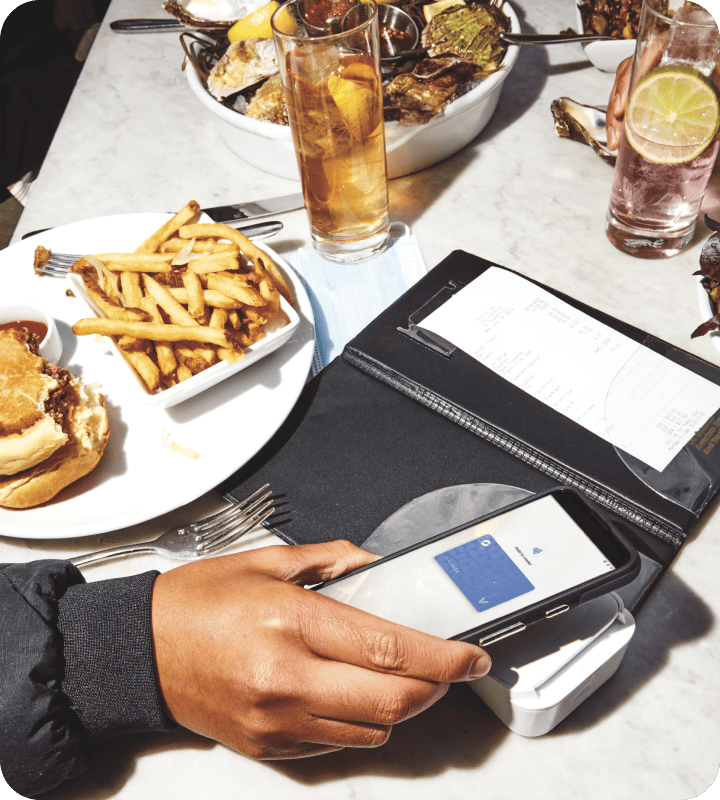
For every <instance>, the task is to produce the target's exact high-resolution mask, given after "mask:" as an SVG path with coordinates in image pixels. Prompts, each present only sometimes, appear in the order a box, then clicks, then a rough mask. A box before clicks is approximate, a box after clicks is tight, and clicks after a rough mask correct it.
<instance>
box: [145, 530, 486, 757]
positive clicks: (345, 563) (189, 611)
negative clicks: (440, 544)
mask: <svg viewBox="0 0 720 800" xmlns="http://www.w3.org/2000/svg"><path fill="white" fill-rule="evenodd" d="M374 560H376V557H375V556H373V555H372V554H370V553H367V552H366V551H363V550H361V549H360V548H357V547H354V546H353V545H351V544H349V543H348V542H331V543H328V544H321V545H303V546H297V547H282V546H279V547H269V548H262V549H260V550H255V551H251V552H247V553H241V554H237V555H231V556H224V557H219V558H214V559H209V560H208V561H205V562H197V563H193V564H188V565H185V566H183V567H179V568H177V569H174V570H170V571H169V572H166V573H164V574H163V575H160V576H159V577H158V578H157V580H156V583H155V591H154V594H153V609H152V622H153V638H154V643H155V653H156V665H157V672H158V678H159V684H160V689H161V691H162V694H163V697H164V700H165V703H166V705H167V709H168V713H169V715H170V716H172V718H174V719H175V720H176V721H177V722H178V723H179V724H181V725H183V726H185V727H187V728H190V729H191V730H194V731H196V732H197V733H200V734H201V735H204V736H208V737H210V738H213V739H216V740H218V741H220V742H223V743H225V744H227V745H228V746H230V747H232V748H233V749H235V750H238V751H240V752H242V753H245V754H246V755H249V756H251V757H254V758H264V759H269V758H297V757H301V756H307V755H317V754H320V753H324V752H329V751H332V750H337V749H339V748H342V747H374V746H378V745H380V744H382V743H383V742H385V741H386V740H387V738H388V736H389V735H390V732H391V730H392V726H393V725H395V724H397V723H398V722H401V721H403V720H404V719H408V718H409V717H412V716H414V715H415V714H417V713H419V712H420V711H422V710H424V709H425V708H427V707H429V706H430V705H432V704H433V703H434V702H436V701H437V700H438V699H439V698H440V697H442V696H443V694H444V693H445V692H446V691H447V686H448V682H450V681H454V680H468V679H470V678H472V677H479V676H480V675H481V674H484V673H485V672H486V671H487V669H488V668H489V659H488V658H487V656H486V655H485V653H484V651H482V650H481V649H480V648H479V647H476V646H474V645H471V644H466V643H462V642H446V641H443V640H442V639H438V638H436V637H434V636H429V635H428V634H425V633H419V632H416V631H412V630H408V629H406V628H402V627H401V626H399V625H396V624H393V623H390V622H387V621H386V620H383V619H379V618H376V617H372V616H371V615H369V614H367V613H364V612H362V611H358V610H357V609H353V608H350V607H348V606H345V605H342V604H341V603H338V602H336V601H335V600H332V599H330V598H328V597H323V596H322V595H320V594H318V593H316V592H312V591H309V590H308V589H306V588H304V585H306V584H315V583H319V582H321V581H323V580H328V579H332V578H335V577H337V576H338V575H339V574H341V573H342V572H344V571H346V570H349V569H357V568H358V567H362V566H364V565H367V564H369V563H371V562H372V561H374Z"/></svg>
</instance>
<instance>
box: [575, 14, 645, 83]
mask: <svg viewBox="0 0 720 800" xmlns="http://www.w3.org/2000/svg"><path fill="white" fill-rule="evenodd" d="M577 20H578V27H579V29H580V32H581V33H585V26H584V25H583V19H582V12H581V11H580V6H577ZM583 50H584V51H585V55H586V56H587V57H588V59H589V60H590V61H591V62H592V64H593V65H594V66H596V67H597V68H598V69H599V70H602V71H603V72H615V71H616V70H617V68H618V67H619V66H620V62H621V61H624V60H625V59H626V58H629V57H630V56H632V55H633V54H634V53H635V39H613V40H612V41H610V40H609V39H605V40H600V41H599V42H585V44H583Z"/></svg>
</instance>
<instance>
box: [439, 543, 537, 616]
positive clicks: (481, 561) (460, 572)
mask: <svg viewBox="0 0 720 800" xmlns="http://www.w3.org/2000/svg"><path fill="white" fill-rule="evenodd" d="M435 560H436V561H437V562H438V564H440V566H441V567H442V568H443V569H444V570H445V572H447V574H448V575H449V576H450V577H451V578H452V580H453V583H454V584H455V585H456V586H457V587H458V589H460V591H461V592H462V593H463V594H464V595H465V597H467V599H468V600H469V601H470V602H471V603H472V604H473V607H474V608H475V609H476V610H477V611H487V610H488V609H489V608H493V607H494V606H498V605H500V603H506V602H507V601H508V600H513V599H514V598H516V597H519V596H520V595H521V594H526V593H527V592H530V591H532V590H533V589H534V588H535V587H534V586H533V585H532V583H530V581H529V580H528V579H527V577H526V576H525V575H524V574H523V573H522V571H521V570H520V568H519V567H518V566H517V565H516V564H515V563H514V562H513V561H512V559H511V558H510V556H509V555H508V554H507V553H506V552H505V551H504V550H503V549H502V547H500V545H499V544H498V543H497V542H496V541H495V539H493V537H492V536H482V537H481V538H480V539H474V540H473V541H472V542H467V544H461V545H460V546H459V547H454V548H453V549H452V550H448V551H447V552H445V553H440V555H439V556H435Z"/></svg>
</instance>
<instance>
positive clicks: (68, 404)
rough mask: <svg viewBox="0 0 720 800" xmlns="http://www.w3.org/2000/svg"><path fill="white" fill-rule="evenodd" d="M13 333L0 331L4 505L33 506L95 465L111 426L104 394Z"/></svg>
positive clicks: (0, 488)
mask: <svg viewBox="0 0 720 800" xmlns="http://www.w3.org/2000/svg"><path fill="white" fill-rule="evenodd" d="M7 333H11V334H12V335H11V337H9V338H10V339H12V341H9V340H8V337H7V336H6V335H5V334H7ZM15 334H17V331H11V332H7V331H0V406H1V407H2V408H3V412H2V414H1V415H0V420H1V421H2V426H3V427H0V506H5V507H7V508H30V507H31V506H36V505H39V504H41V503H45V502H47V501H48V500H50V499H52V498H53V497H55V495H56V494H57V493H58V492H60V491H61V490H62V489H64V488H65V487H66V486H68V485H69V484H71V483H73V482H74V481H76V480H77V479H78V478H81V477H83V476H84V475H87V474H88V473H89V472H91V471H92V470H93V469H94V468H95V466H96V465H97V463H98V461H99V460H100V458H101V456H102V454H103V451H104V450H105V445H106V444H107V440H108V433H109V428H108V417H107V412H106V410H105V402H104V398H103V396H102V394H100V393H99V392H96V391H94V390H93V389H91V388H90V387H88V386H85V385H84V384H82V383H81V382H80V381H79V380H78V379H77V378H75V377H73V376H72V375H71V374H70V373H69V371H68V370H66V369H61V368H59V367H57V366H55V365H52V364H48V363H47V362H46V361H45V359H42V358H40V357H39V356H37V355H35V354H34V353H32V352H31V349H32V343H31V342H28V341H23V338H24V337H23V336H22V335H20V336H17V335H15ZM13 342H14V344H13ZM19 350H24V351H25V353H27V354H28V355H29V356H30V358H26V357H25V356H24V355H22V354H20V355H18V354H17V351H19ZM6 356H8V357H9V360H8V361H7V362H5V360H4V359H5V357H6ZM38 376H40V377H38ZM13 387H14V389H13ZM13 411H14V412H15V413H14V414H13ZM22 424H25V425H26V427H25V428H24V429H22V428H21V425H22ZM18 464H29V466H26V467H24V468H21V469H16V468H15V467H16V466H17V465H18ZM10 470H12V472H11V471H10Z"/></svg>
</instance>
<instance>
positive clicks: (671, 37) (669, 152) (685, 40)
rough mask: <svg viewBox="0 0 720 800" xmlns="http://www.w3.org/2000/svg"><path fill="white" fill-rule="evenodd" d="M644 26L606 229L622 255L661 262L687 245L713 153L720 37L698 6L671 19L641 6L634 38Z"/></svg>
mask: <svg viewBox="0 0 720 800" xmlns="http://www.w3.org/2000/svg"><path fill="white" fill-rule="evenodd" d="M648 17H649V18H650V22H648ZM665 20H667V22H665ZM644 24H645V27H646V28H648V27H652V29H653V30H652V35H648V34H646V37H645V40H643V39H640V42H639V45H638V51H637V52H636V55H635V61H634V64H633V77H632V80H631V91H630V95H629V99H628V102H627V107H626V112H625V122H624V129H623V135H622V138H621V142H620V147H619V150H618V156H617V163H616V166H615V176H614V183H613V190H612V195H611V198H610V207H609V209H608V215H607V222H606V232H607V236H608V238H609V239H610V241H611V242H612V243H613V244H614V245H615V246H616V247H618V248H619V249H621V250H623V251H624V252H626V253H630V254H631V255H635V256H639V257H643V258H664V257H668V256H672V255H676V254H677V253H679V252H681V251H682V250H683V249H685V247H687V245H688V244H689V243H690V241H691V240H692V236H693V233H694V230H695V224H696V221H697V216H698V213H699V211H700V206H701V203H702V200H703V196H704V193H705V189H706V186H707V183H708V179H709V177H710V174H711V172H712V168H713V165H714V163H715V158H716V155H717V152H718V131H719V129H720V93H719V92H718V88H717V86H716V82H715V80H716V75H717V68H716V62H717V57H718V52H719V51H720V35H718V30H717V26H716V25H715V22H714V20H713V18H712V17H711V15H710V14H708V13H707V12H706V11H705V10H704V9H701V8H699V7H695V8H690V7H688V6H685V7H683V8H681V9H680V10H679V11H678V12H677V13H676V15H675V17H674V18H673V19H669V18H665V17H663V15H660V14H658V12H655V11H653V10H652V9H650V8H648V7H647V5H646V6H645V7H644V10H643V18H641V21H640V31H639V34H638V35H639V37H640V36H642V32H643V25H644Z"/></svg>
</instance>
